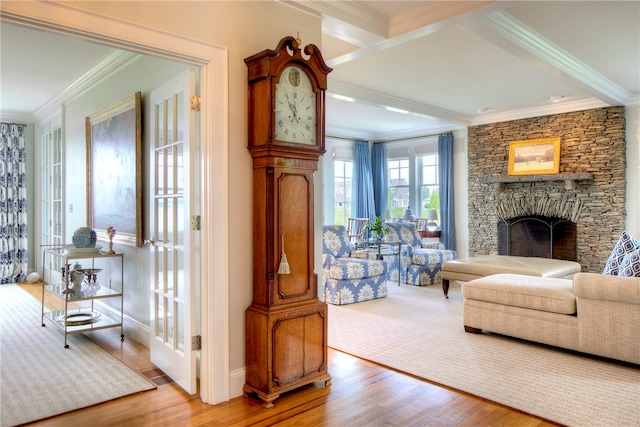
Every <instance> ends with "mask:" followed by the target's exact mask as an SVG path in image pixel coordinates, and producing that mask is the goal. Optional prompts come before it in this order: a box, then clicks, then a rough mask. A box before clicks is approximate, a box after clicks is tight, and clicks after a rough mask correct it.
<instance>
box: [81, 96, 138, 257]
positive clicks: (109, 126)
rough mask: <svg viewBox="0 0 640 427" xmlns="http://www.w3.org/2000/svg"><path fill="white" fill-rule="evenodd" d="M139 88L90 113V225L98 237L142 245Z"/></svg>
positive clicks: (88, 185)
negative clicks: (108, 233) (111, 233)
mask: <svg viewBox="0 0 640 427" xmlns="http://www.w3.org/2000/svg"><path fill="white" fill-rule="evenodd" d="M141 104H142V102H141V93H140V92H136V93H134V94H133V95H131V96H128V97H126V98H125V99H123V100H121V101H119V102H117V103H115V104H113V105H110V106H109V107H107V108H105V109H103V110H100V111H98V112H96V113H94V114H92V115H90V116H89V117H87V118H86V136H87V225H88V226H89V227H91V228H93V229H94V230H95V231H96V234H97V237H98V239H99V240H103V241H108V240H109V236H108V235H107V228H109V227H112V230H115V235H114V236H113V242H114V243H122V244H125V245H130V246H135V247H141V246H142V210H141V209H142V129H141V128H142V122H141V118H142V112H141V108H142V106H141Z"/></svg>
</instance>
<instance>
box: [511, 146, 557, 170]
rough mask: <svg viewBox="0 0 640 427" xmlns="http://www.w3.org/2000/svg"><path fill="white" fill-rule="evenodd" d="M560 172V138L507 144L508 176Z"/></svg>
mask: <svg viewBox="0 0 640 427" xmlns="http://www.w3.org/2000/svg"><path fill="white" fill-rule="evenodd" d="M558 172H560V138H544V139H531V140H528V141H512V142H510V143H509V175H543V174H555V173H558Z"/></svg>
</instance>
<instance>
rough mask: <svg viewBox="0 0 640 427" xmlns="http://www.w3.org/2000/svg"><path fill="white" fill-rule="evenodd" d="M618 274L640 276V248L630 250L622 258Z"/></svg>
mask: <svg viewBox="0 0 640 427" xmlns="http://www.w3.org/2000/svg"><path fill="white" fill-rule="evenodd" d="M618 276H625V277H640V249H638V250H635V251H633V252H629V253H628V254H626V255H625V256H624V258H622V262H621V263H620V269H619V270H618Z"/></svg>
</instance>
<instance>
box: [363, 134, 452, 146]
mask: <svg viewBox="0 0 640 427" xmlns="http://www.w3.org/2000/svg"><path fill="white" fill-rule="evenodd" d="M440 135H453V132H442V133H433V134H430V135H418V136H408V137H406V138H397V139H381V140H380V141H374V142H373V143H374V144H384V143H387V142H400V141H411V140H414V139H422V138H431V137H434V136H440Z"/></svg>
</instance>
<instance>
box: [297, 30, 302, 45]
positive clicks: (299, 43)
mask: <svg viewBox="0 0 640 427" xmlns="http://www.w3.org/2000/svg"><path fill="white" fill-rule="evenodd" d="M296 42H297V43H298V46H301V45H302V40H301V39H300V31H298V35H297V36H296Z"/></svg>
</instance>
